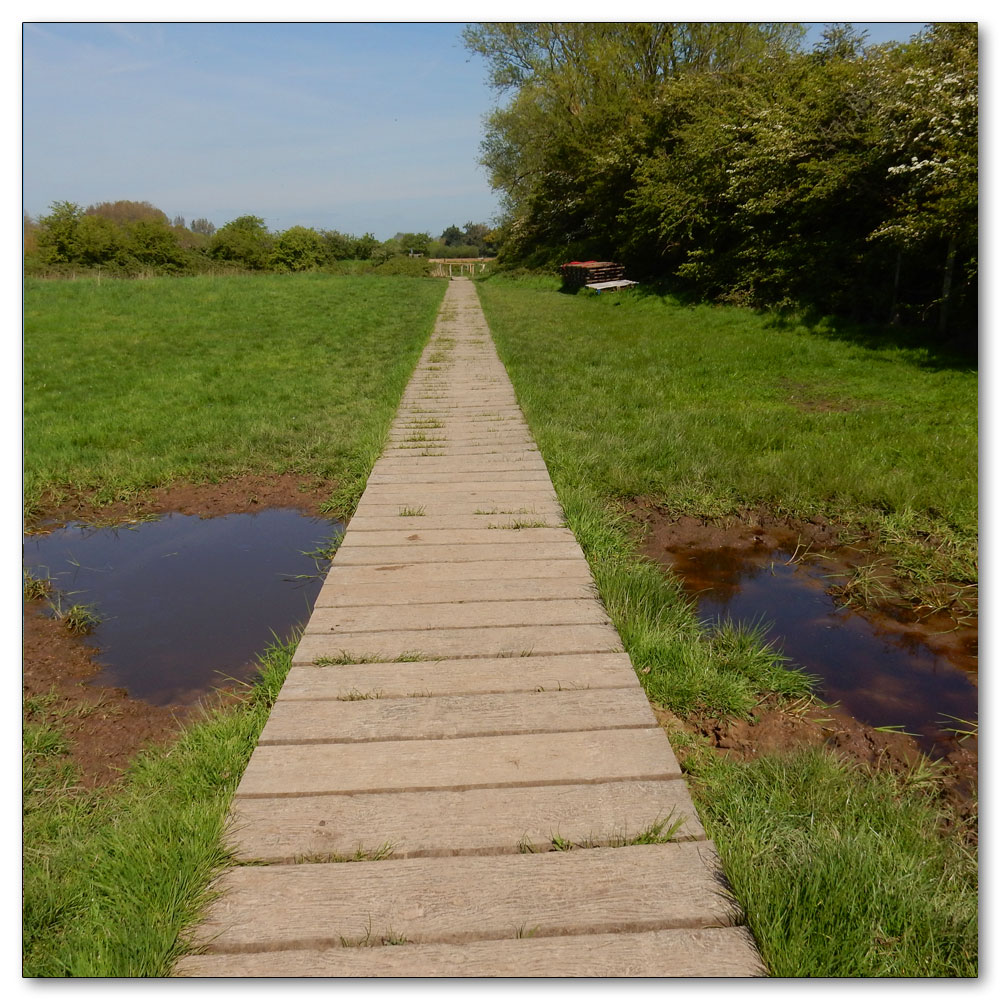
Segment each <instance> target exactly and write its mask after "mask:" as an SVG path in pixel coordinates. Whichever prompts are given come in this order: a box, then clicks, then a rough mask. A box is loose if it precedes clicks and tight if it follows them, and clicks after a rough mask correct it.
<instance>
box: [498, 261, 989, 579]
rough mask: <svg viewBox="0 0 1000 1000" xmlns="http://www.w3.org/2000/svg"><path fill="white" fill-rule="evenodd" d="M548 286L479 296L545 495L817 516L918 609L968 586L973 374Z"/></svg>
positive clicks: (704, 312) (914, 352) (972, 547)
mask: <svg viewBox="0 0 1000 1000" xmlns="http://www.w3.org/2000/svg"><path fill="white" fill-rule="evenodd" d="M557 286H558V283H557V281H555V279H545V278H537V279H522V280H510V279H507V280H505V279H501V278H491V279H488V280H484V281H480V282H479V283H478V288H479V292H480V297H481V300H482V303H483V308H484V310H485V312H486V316H487V319H488V321H489V322H490V326H491V328H492V329H493V331H494V334H495V336H496V339H497V343H498V347H499V350H500V353H501V356H502V358H503V360H504V362H505V363H506V364H507V366H508V370H509V371H510V373H511V376H512V378H513V379H514V382H515V386H516V389H517V393H518V399H519V401H520V402H521V405H522V406H523V408H524V410H525V413H526V415H527V417H528V420H529V422H530V423H531V425H532V428H533V430H534V432H535V436H536V438H537V441H538V444H539V446H540V448H541V450H542V452H543V454H544V455H545V458H546V462H547V464H548V467H549V469H550V471H551V473H552V476H553V479H554V481H555V483H556V487H557V488H560V487H575V488H579V487H583V486H586V487H587V488H589V489H591V490H593V491H594V492H595V494H597V495H599V496H603V497H634V496H644V495H645V496H652V497H655V498H656V499H657V500H658V501H659V502H660V503H661V504H662V506H663V507H664V508H666V509H667V510H670V511H673V512H676V513H678V514H693V515H705V516H713V515H722V514H728V513H733V512H736V511H737V510H739V509H740V508H741V507H746V506H756V505H765V506H768V507H770V508H772V509H773V510H775V511H777V512H782V513H787V514H792V515H797V516H800V517H805V518H808V517H810V516H813V515H815V514H820V513H822V514H824V515H825V516H827V517H828V518H830V519H831V520H834V521H837V522H838V523H840V524H842V525H845V526H848V527H850V528H851V529H853V530H854V531H855V532H857V533H860V532H873V533H875V534H876V535H877V537H878V539H879V544H880V546H881V548H882V549H883V550H884V551H885V552H886V553H887V554H889V555H891V556H892V557H893V558H894V559H896V560H898V562H899V563H900V566H901V571H902V572H903V573H904V575H906V576H908V577H909V580H910V583H911V585H912V589H913V593H914V594H915V595H916V596H918V597H919V596H921V594H925V593H926V591H927V590H928V589H930V588H932V587H933V585H934V584H935V583H936V582H940V581H941V580H949V581H951V582H953V583H956V584H960V585H961V584H968V583H971V582H973V581H975V579H976V558H977V556H976V540H977V518H978V492H977V491H978V479H977V379H976V374H975V372H974V371H972V370H969V369H968V368H966V367H962V366H961V364H958V365H956V364H955V363H954V359H947V358H941V357H939V356H937V355H935V354H934V353H933V352H932V351H930V350H929V349H927V348H926V347H913V346H900V345H898V344H896V343H895V342H893V341H892V340H889V339H886V340H885V341H884V343H883V346H872V345H873V343H875V341H874V339H873V338H872V337H870V336H862V335H861V334H860V333H858V332H856V331H843V330H837V329H834V328H833V327H831V326H824V325H823V324H819V325H818V326H816V327H814V328H812V329H809V328H806V327H805V326H801V325H796V324H794V323H784V324H783V323H778V322H776V321H775V320H774V319H773V318H769V317H767V316H764V315H760V314H757V313H754V312H751V311H749V310H745V309H738V308H731V307H714V306H693V307H689V306H682V305H680V304H678V303H676V302H674V301H672V300H670V299H669V298H665V297H660V296H655V295H640V294H636V293H634V292H632V293H624V294H619V295H618V296H610V295H603V296H596V297H594V296H580V295H578V296H572V295H564V294H560V293H559V292H558V290H557Z"/></svg>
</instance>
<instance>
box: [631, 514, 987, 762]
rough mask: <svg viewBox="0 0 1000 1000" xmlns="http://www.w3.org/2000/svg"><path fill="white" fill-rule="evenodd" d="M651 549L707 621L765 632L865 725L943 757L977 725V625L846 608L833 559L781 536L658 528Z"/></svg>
mask: <svg viewBox="0 0 1000 1000" xmlns="http://www.w3.org/2000/svg"><path fill="white" fill-rule="evenodd" d="M687 520H691V519H687ZM769 534H770V537H768V535H769ZM769 543H770V544H769ZM645 548H646V554H647V555H650V556H652V557H653V558H655V559H657V560H658V561H659V562H661V563H664V564H666V565H668V566H670V567H671V569H672V570H673V571H674V572H675V574H676V575H677V576H678V577H679V578H680V580H681V581H682V583H683V585H684V588H685V590H686V591H687V593H688V594H690V595H691V596H692V597H693V598H694V599H695V600H696V602H697V613H698V616H699V618H700V619H701V620H702V621H704V622H706V623H709V624H712V623H716V622H719V621H724V620H730V621H733V622H743V623H748V624H757V625H759V626H760V627H761V628H762V629H763V631H764V634H765V636H766V638H767V639H768V640H769V641H770V642H771V643H773V645H774V646H775V647H776V648H777V649H779V650H780V651H781V652H782V653H783V654H784V655H785V656H787V657H788V658H789V659H790V660H791V661H793V663H795V664H797V665H799V666H801V667H803V668H804V669H805V670H806V671H807V672H809V673H811V674H814V675H817V676H818V677H819V678H820V686H819V691H818V693H819V695H820V697H821V698H823V700H824V701H826V702H828V703H831V704H837V705H839V707H840V708H841V709H842V710H844V711H846V712H847V713H849V714H850V715H851V716H853V717H854V718H855V719H857V720H859V721H860V722H863V723H865V724H867V725H869V726H872V727H887V726H892V727H898V728H900V729H902V730H903V731H905V732H907V733H911V734H913V735H914V736H915V737H916V738H917V742H918V743H919V744H920V746H921V749H923V750H924V752H926V753H928V754H930V755H931V756H935V757H937V756H943V755H945V754H947V753H948V752H949V751H950V750H951V749H953V748H954V747H955V734H954V732H953V731H950V730H951V729H954V728H959V729H962V728H966V727H965V726H963V724H962V722H959V721H956V720H963V721H964V722H975V721H976V720H977V719H978V712H979V709H978V687H977V647H976V631H975V629H974V628H964V629H958V628H955V627H954V622H951V621H947V620H944V619H941V620H938V621H923V622H919V621H905V620H900V618H897V617H894V616H892V615H890V614H887V613H884V612H875V613H871V612H867V611H866V612H865V613H864V614H862V613H860V612H859V611H857V610H855V609H854V608H852V607H850V606H847V607H845V606H842V605H841V604H840V603H838V602H837V601H836V600H835V598H834V597H833V596H832V595H831V593H830V590H831V587H833V586H835V584H836V581H838V580H840V581H842V580H843V576H842V575H838V572H837V569H838V567H837V562H836V560H835V559H831V558H830V557H829V555H824V554H823V553H822V552H808V553H806V554H805V555H803V551H802V549H801V548H797V546H796V544H795V543H794V542H793V541H792V540H791V537H790V536H787V537H784V538H782V537H781V533H780V532H779V533H777V534H776V533H775V532H773V531H772V532H770V533H769V532H767V531H761V530H760V529H756V530H755V529H750V528H747V527H745V526H744V527H735V528H732V529H730V530H729V534H728V535H726V534H725V533H723V532H720V531H719V530H718V529H717V528H713V527H712V526H704V530H702V531H700V532H699V530H698V526H697V525H692V524H688V525H686V526H685V527H684V528H683V529H682V530H675V531H673V532H670V531H660V532H659V536H657V532H656V531H654V532H653V533H652V535H651V537H649V538H648V539H647V542H646V545H645ZM901 617H905V616H901Z"/></svg>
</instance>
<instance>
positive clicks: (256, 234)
mask: <svg viewBox="0 0 1000 1000" xmlns="http://www.w3.org/2000/svg"><path fill="white" fill-rule="evenodd" d="M271 244H272V240H271V234H270V233H269V232H268V231H267V226H266V225H265V224H264V220H263V219H261V218H260V217H259V216H256V215H241V216H240V217H239V218H237V219H233V220H232V222H227V223H226V224H225V225H224V226H222V228H221V229H218V230H217V231H216V232H215V235H214V236H213V237H212V242H211V243H210V244H209V249H208V252H209V255H210V256H211V257H213V258H214V259H215V260H221V261H228V262H230V263H233V264H238V265H240V266H241V267H245V268H247V269H249V270H252V271H262V270H264V269H266V268H267V265H268V262H269V260H270V256H271Z"/></svg>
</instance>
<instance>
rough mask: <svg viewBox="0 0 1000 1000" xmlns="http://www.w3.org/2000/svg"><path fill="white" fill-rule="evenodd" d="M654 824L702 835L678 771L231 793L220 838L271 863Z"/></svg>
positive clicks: (592, 839) (465, 848)
mask: <svg viewBox="0 0 1000 1000" xmlns="http://www.w3.org/2000/svg"><path fill="white" fill-rule="evenodd" d="M661 824H662V825H661ZM677 824H679V825H677ZM657 830H659V835H661V836H665V835H668V834H671V835H672V836H673V839H674V840H677V841H680V840H704V839H705V831H704V830H703V829H702V826H701V824H700V823H699V822H698V818H697V815H696V814H695V809H694V806H693V804H692V803H691V798H690V796H689V795H688V791H687V787H686V786H685V784H684V782H683V781H681V780H679V779H673V780H668V781H627V782H626V781H613V782H608V783H607V784H594V785H536V786H532V787H528V788H473V789H468V790H466V791H450V790H444V791H431V792H384V793H381V794H375V795H313V796H301V797H298V798H288V799H237V800H236V802H235V804H234V806H233V812H232V826H231V828H230V830H229V832H228V834H227V841H228V843H229V845H230V846H231V847H232V848H233V849H234V850H235V852H236V854H237V856H238V857H239V858H240V859H242V860H244V861H266V862H268V863H270V864H274V863H276V862H285V863H291V862H294V861H297V860H310V861H315V860H324V859H331V860H332V859H333V858H338V857H339V858H354V857H362V858H363V857H372V856H381V855H384V856H386V857H389V856H391V857H393V858H402V857H446V856H448V855H453V854H456V855H457V854H484V855H485V854H517V853H523V852H533V853H539V852H542V851H548V850H551V849H553V847H554V846H555V843H556V841H557V838H558V842H559V843H560V844H562V845H565V844H573V845H576V846H586V847H592V846H603V845H611V846H619V845H622V844H625V843H627V842H628V841H629V840H631V839H635V838H636V837H638V836H640V835H642V834H644V833H649V832H651V831H657ZM390 848H391V850H390Z"/></svg>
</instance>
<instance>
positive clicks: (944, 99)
mask: <svg viewBox="0 0 1000 1000" xmlns="http://www.w3.org/2000/svg"><path fill="white" fill-rule="evenodd" d="M876 69H877V71H878V74H879V78H880V82H881V84H882V101H881V103H880V107H879V111H878V114H879V119H880V123H881V126H882V134H881V142H882V151H883V152H884V153H885V154H886V156H887V158H888V160H889V165H888V168H887V173H888V181H889V184H888V186H889V189H890V191H891V192H892V196H893V208H894V211H893V213H892V214H891V215H890V216H889V217H888V218H887V219H886V220H885V221H884V222H883V223H882V224H881V225H880V226H878V227H877V228H876V229H875V231H874V232H873V233H872V238H873V240H875V241H885V242H888V243H889V244H890V245H892V246H893V247H895V248H897V250H898V252H899V260H900V261H901V262H902V260H903V259H906V260H907V261H908V263H909V266H910V268H912V266H913V262H914V259H915V258H921V257H926V256H931V257H935V258H936V259H937V261H938V262H939V265H940V284H939V288H940V292H939V295H938V296H937V298H936V301H935V303H934V304H936V305H937V306H938V310H937V311H938V326H939V329H941V330H942V331H943V330H945V329H947V327H948V318H949V309H950V306H951V299H952V294H953V286H954V284H955V273H956V270H957V271H958V272H959V282H958V293H959V294H958V302H957V305H958V306H959V307H961V306H962V304H963V303H967V304H968V305H969V306H970V307H971V311H972V313H973V316H970V317H968V321H969V322H972V320H973V317H974V311H975V310H974V304H975V294H976V284H977V282H976V279H977V256H978V211H979V138H978V137H979V101H978V86H979V79H978V75H979V74H978V33H977V27H976V25H975V24H963V23H952V24H934V25H931V26H930V28H929V29H928V30H927V31H926V32H924V33H923V34H922V35H920V36H918V37H917V39H915V40H914V41H913V42H912V43H910V44H909V45H906V46H903V47H900V48H897V49H892V50H887V51H886V52H885V53H884V54H883V57H882V59H881V61H880V62H879V63H878V65H877V67H876Z"/></svg>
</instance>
